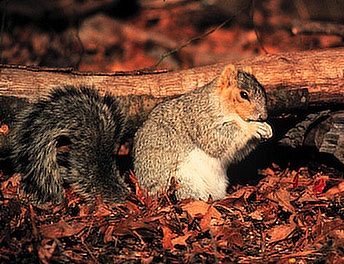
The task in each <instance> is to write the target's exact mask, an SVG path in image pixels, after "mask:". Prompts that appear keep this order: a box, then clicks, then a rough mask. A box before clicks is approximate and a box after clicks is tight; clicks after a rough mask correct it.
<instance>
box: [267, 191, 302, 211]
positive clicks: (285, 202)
mask: <svg viewBox="0 0 344 264" xmlns="http://www.w3.org/2000/svg"><path fill="white" fill-rule="evenodd" d="M267 198H268V199H270V200H272V201H274V202H276V203H278V205H280V206H281V207H282V208H283V209H284V210H285V211H287V212H291V213H294V212H295V208H294V206H292V205H291V203H290V193H289V192H288V191H287V190H286V189H282V188H278V189H276V190H275V191H274V192H271V193H269V194H268V195H267Z"/></svg>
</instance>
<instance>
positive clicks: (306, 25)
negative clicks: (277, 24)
mask: <svg viewBox="0 0 344 264" xmlns="http://www.w3.org/2000/svg"><path fill="white" fill-rule="evenodd" d="M291 31H292V33H293V34H294V35H300V34H325V35H336V36H340V37H344V25H341V24H335V23H327V22H318V21H299V20H296V21H295V22H294V23H293V27H292V30H291Z"/></svg>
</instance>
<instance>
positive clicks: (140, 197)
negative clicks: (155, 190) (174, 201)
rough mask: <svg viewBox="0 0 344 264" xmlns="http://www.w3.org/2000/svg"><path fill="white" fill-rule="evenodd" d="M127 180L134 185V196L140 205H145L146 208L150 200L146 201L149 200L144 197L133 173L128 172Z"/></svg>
mask: <svg viewBox="0 0 344 264" xmlns="http://www.w3.org/2000/svg"><path fill="white" fill-rule="evenodd" d="M129 178H130V180H131V182H132V183H133V184H134V185H135V194H136V196H137V199H138V200H139V201H140V203H141V204H145V205H147V206H148V205H149V204H150V202H151V200H148V199H149V198H148V197H147V196H146V195H145V192H144V191H143V190H142V188H141V186H140V184H139V182H138V181H137V179H136V177H135V174H134V172H133V171H130V172H129Z"/></svg>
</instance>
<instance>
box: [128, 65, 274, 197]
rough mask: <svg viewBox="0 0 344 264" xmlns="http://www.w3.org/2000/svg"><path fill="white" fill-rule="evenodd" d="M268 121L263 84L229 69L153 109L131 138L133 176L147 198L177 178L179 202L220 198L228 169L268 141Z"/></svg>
mask: <svg viewBox="0 0 344 264" xmlns="http://www.w3.org/2000/svg"><path fill="white" fill-rule="evenodd" d="M267 117H268V115H267V99H266V93H265V90H264V88H263V87H262V85H261V84H260V83H259V82H258V81H257V79H256V78H255V77H254V76H253V75H252V74H251V73H250V72H247V71H243V70H238V69H236V68H235V67H234V66H233V65H229V66H227V67H226V68H225V69H224V70H223V71H222V73H221V74H220V76H219V77H217V78H216V79H215V80H213V81H212V82H210V83H208V84H206V85H205V86H203V87H200V88H197V89H196V90H194V91H191V92H189V93H186V94H184V95H181V96H179V97H177V98H174V99H171V100H167V101H165V102H163V103H161V104H159V105H158V106H156V107H155V108H154V109H153V110H152V111H151V113H150V114H149V116H148V119H147V120H146V121H145V122H144V124H143V126H142V127H141V128H139V129H138V131H137V132H136V135H135V138H134V149H133V159H134V172H135V176H136V177H137V180H138V182H139V184H140V186H141V187H143V188H146V189H147V190H148V192H149V194H151V195H154V194H157V193H160V192H161V191H162V190H165V191H166V190H167V189H168V187H169V184H170V182H171V180H172V179H175V180H176V183H177V184H178V185H179V189H177V191H176V196H177V198H178V199H182V198H187V197H191V198H194V199H202V200H208V199H209V195H210V196H211V197H212V199H215V200H219V199H222V198H224V197H225V195H226V189H227V186H228V177H227V166H228V165H229V164H232V163H236V162H238V161H240V160H242V159H243V158H244V157H246V156H247V155H248V154H249V153H250V152H251V151H252V150H253V149H254V148H256V147H257V146H258V144H259V143H260V142H262V141H265V140H267V139H269V138H271V137H272V135H273V132H272V128H271V126H270V125H269V124H268V123H267V122H265V121H266V119H267Z"/></svg>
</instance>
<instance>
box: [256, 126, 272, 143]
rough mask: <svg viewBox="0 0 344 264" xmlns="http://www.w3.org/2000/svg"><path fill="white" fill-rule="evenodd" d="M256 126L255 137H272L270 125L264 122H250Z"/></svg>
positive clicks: (265, 138) (264, 138)
mask: <svg viewBox="0 0 344 264" xmlns="http://www.w3.org/2000/svg"><path fill="white" fill-rule="evenodd" d="M252 123H253V124H254V125H255V126H256V132H255V137H256V138H257V139H259V140H267V139H269V138H271V137H272V135H273V132H272V127H271V126H270V125H269V124H268V123H266V122H252Z"/></svg>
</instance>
